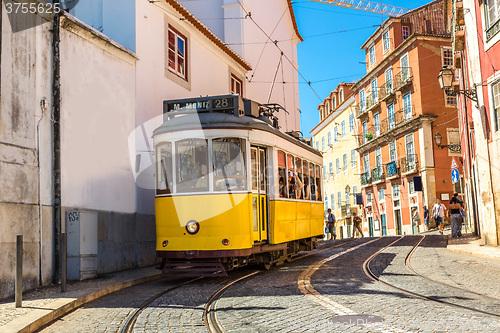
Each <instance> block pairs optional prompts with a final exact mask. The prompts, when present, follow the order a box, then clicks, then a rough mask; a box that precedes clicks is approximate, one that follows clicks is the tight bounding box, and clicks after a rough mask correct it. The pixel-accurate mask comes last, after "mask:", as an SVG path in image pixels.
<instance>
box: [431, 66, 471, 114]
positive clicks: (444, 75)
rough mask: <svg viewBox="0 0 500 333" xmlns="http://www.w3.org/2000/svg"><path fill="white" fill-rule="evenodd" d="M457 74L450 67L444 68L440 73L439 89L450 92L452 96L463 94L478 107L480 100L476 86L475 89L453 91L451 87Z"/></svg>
mask: <svg viewBox="0 0 500 333" xmlns="http://www.w3.org/2000/svg"><path fill="white" fill-rule="evenodd" d="M454 76H455V74H454V73H453V70H452V69H451V68H448V67H443V69H441V71H440V72H439V75H438V77H437V78H438V81H439V87H440V88H441V89H444V90H446V91H448V92H449V93H451V94H454V95H457V94H463V95H464V96H465V97H467V98H468V99H470V100H472V101H474V102H476V106H477V105H478V100H477V91H476V85H475V84H474V88H473V89H465V90H452V89H451V86H452V84H453V77H454Z"/></svg>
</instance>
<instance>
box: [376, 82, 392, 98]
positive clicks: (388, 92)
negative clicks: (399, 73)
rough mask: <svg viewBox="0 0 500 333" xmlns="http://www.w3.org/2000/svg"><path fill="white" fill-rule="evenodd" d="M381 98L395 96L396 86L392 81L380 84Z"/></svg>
mask: <svg viewBox="0 0 500 333" xmlns="http://www.w3.org/2000/svg"><path fill="white" fill-rule="evenodd" d="M379 93H380V100H381V101H385V100H386V99H388V98H389V97H391V96H394V87H393V83H392V81H388V82H386V83H384V84H383V85H381V86H380V89H379Z"/></svg>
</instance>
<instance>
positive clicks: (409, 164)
mask: <svg viewBox="0 0 500 333" xmlns="http://www.w3.org/2000/svg"><path fill="white" fill-rule="evenodd" d="M399 165H400V166H401V174H402V175H403V176H405V175H409V174H411V173H415V172H417V171H418V155H416V154H410V155H407V156H405V157H403V158H401V159H400V163H399Z"/></svg>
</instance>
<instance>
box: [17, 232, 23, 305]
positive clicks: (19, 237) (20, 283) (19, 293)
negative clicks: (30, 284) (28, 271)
mask: <svg viewBox="0 0 500 333" xmlns="http://www.w3.org/2000/svg"><path fill="white" fill-rule="evenodd" d="M16 250H17V255H16V287H15V289H16V308H21V307H22V306H23V235H17V237H16Z"/></svg>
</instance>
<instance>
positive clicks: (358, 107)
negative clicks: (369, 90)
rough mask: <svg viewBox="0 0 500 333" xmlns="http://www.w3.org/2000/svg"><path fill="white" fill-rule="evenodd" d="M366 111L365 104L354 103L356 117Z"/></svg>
mask: <svg viewBox="0 0 500 333" xmlns="http://www.w3.org/2000/svg"><path fill="white" fill-rule="evenodd" d="M366 113H368V110H367V109H366V106H365V104H364V103H363V104H357V105H356V118H359V117H361V116H362V115H364V114H366Z"/></svg>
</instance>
